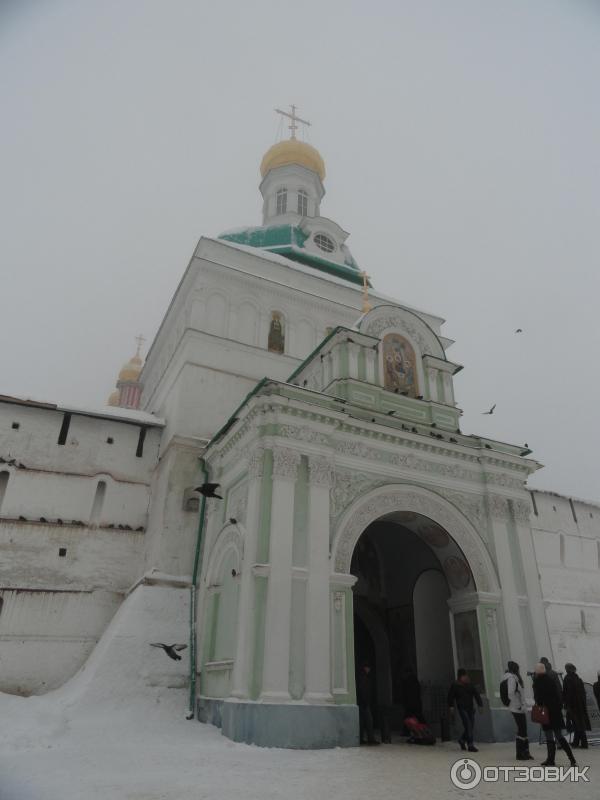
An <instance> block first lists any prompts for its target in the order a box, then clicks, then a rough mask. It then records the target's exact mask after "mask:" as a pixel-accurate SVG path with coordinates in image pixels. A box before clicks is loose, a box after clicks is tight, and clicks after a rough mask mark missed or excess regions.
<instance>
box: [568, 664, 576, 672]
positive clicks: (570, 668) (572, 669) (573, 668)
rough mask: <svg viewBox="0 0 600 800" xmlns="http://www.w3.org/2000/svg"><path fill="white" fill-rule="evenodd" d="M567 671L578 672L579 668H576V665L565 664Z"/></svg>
mask: <svg viewBox="0 0 600 800" xmlns="http://www.w3.org/2000/svg"><path fill="white" fill-rule="evenodd" d="M565 670H566V671H567V672H577V668H576V666H575V664H571V662H569V663H568V664H565Z"/></svg>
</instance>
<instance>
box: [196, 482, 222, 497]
mask: <svg viewBox="0 0 600 800" xmlns="http://www.w3.org/2000/svg"><path fill="white" fill-rule="evenodd" d="M220 485H221V484H220V483H203V484H202V486H196V488H195V489H194V491H195V492H200V494H201V495H203V496H204V497H217V498H218V499H219V500H222V499H223V498H222V497H221V495H220V494H217V493H216V489H218V488H219V486H220Z"/></svg>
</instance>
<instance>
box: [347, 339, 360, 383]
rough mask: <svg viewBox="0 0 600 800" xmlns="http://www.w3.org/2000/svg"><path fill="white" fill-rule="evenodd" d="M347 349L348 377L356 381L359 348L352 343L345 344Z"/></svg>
mask: <svg viewBox="0 0 600 800" xmlns="http://www.w3.org/2000/svg"><path fill="white" fill-rule="evenodd" d="M346 347H347V348H348V377H349V378H355V379H358V354H359V352H360V346H359V345H357V344H353V343H352V342H346Z"/></svg>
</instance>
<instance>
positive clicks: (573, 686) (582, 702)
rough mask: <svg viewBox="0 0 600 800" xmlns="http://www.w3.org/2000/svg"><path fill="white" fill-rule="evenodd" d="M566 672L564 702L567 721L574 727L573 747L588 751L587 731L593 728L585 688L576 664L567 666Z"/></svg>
mask: <svg viewBox="0 0 600 800" xmlns="http://www.w3.org/2000/svg"><path fill="white" fill-rule="evenodd" d="M565 672H566V673H567V674H566V675H565V679H564V681H563V700H564V703H565V708H566V709H567V721H568V720H570V721H571V724H572V726H573V741H572V743H571V747H582V748H584V749H586V748H587V746H588V742H587V735H586V731H591V730H592V726H591V725H590V718H589V715H588V712H587V697H586V694H585V686H584V685H583V681H582V680H581V678H580V677H579V675H578V674H577V669H576V667H575V665H574V664H565ZM569 730H570V729H569Z"/></svg>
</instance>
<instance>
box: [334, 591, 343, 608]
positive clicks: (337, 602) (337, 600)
mask: <svg viewBox="0 0 600 800" xmlns="http://www.w3.org/2000/svg"><path fill="white" fill-rule="evenodd" d="M343 600H344V593H343V592H334V594H333V607H334V609H335V610H336V611H337V612H338V613H339V612H340V611H341V610H342V603H343Z"/></svg>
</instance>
